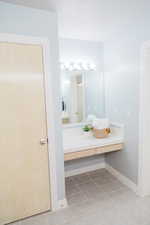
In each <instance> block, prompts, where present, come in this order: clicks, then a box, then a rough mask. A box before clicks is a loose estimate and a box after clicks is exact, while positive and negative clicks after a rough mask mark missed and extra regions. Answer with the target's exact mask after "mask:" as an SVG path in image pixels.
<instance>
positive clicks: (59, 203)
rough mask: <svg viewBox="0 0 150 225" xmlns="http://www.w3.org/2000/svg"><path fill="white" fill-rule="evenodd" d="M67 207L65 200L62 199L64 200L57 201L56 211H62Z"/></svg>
mask: <svg viewBox="0 0 150 225" xmlns="http://www.w3.org/2000/svg"><path fill="white" fill-rule="evenodd" d="M67 206H68V203H67V199H66V198H64V199H62V200H59V201H58V207H57V209H56V210H59V209H64V208H66V207H67Z"/></svg>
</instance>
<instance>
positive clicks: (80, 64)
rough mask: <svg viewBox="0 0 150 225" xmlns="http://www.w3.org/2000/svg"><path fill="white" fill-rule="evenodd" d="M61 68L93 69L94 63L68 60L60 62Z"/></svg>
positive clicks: (94, 68)
mask: <svg viewBox="0 0 150 225" xmlns="http://www.w3.org/2000/svg"><path fill="white" fill-rule="evenodd" d="M60 68H61V70H67V71H95V70H96V65H95V64H94V63H87V62H70V63H68V62H67V63H63V62H61V63H60Z"/></svg>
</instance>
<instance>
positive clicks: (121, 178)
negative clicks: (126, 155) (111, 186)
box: [106, 164, 138, 194]
mask: <svg viewBox="0 0 150 225" xmlns="http://www.w3.org/2000/svg"><path fill="white" fill-rule="evenodd" d="M106 169H107V170H108V172H109V173H111V174H112V175H113V176H114V177H116V178H117V179H118V180H119V181H120V182H121V183H123V184H124V185H126V186H127V187H128V188H130V189H131V190H132V191H134V192H135V193H136V194H138V186H137V185H136V184H135V183H134V182H133V181H131V180H130V179H129V178H127V177H126V176H124V175H123V174H121V173H120V172H119V171H118V170H116V169H114V168H113V167H111V166H110V165H108V164H106Z"/></svg>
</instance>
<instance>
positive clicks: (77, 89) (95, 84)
mask: <svg viewBox="0 0 150 225" xmlns="http://www.w3.org/2000/svg"><path fill="white" fill-rule="evenodd" d="M100 95H101V79H100V74H98V73H97V71H96V70H87V71H86V70H81V71H78V70H72V71H69V70H61V99H62V123H63V124H70V123H81V122H85V121H86V119H87V117H88V115H95V116H96V117H101V115H100V112H101V110H100V107H102V106H100V99H101V98H100Z"/></svg>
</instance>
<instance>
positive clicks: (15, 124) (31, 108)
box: [0, 43, 50, 224]
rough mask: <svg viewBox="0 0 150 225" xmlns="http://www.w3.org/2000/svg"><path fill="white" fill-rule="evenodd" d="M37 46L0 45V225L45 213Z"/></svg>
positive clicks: (41, 74) (41, 93) (41, 91)
mask: <svg viewBox="0 0 150 225" xmlns="http://www.w3.org/2000/svg"><path fill="white" fill-rule="evenodd" d="M46 138H47V127H46V110H45V96H44V68H43V53H42V46H40V45H28V44H15V43H0V224H6V223H9V222H12V221H16V220H19V219H22V218H26V217H29V216H32V215H35V214H38V213H41V212H45V211H47V210H49V209H50V189H49V167H48V148H47V147H48V146H47V141H46Z"/></svg>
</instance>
